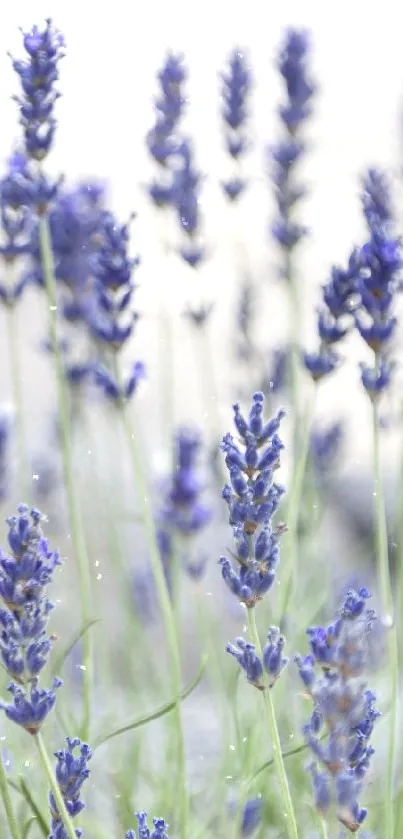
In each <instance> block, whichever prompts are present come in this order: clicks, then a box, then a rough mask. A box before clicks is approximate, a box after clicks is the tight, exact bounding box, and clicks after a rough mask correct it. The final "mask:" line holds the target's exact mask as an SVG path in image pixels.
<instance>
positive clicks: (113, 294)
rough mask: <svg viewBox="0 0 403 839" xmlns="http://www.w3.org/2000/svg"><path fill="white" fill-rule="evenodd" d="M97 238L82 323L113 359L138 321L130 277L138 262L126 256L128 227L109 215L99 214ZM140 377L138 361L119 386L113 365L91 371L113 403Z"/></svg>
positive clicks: (126, 395) (129, 393)
mask: <svg viewBox="0 0 403 839" xmlns="http://www.w3.org/2000/svg"><path fill="white" fill-rule="evenodd" d="M97 235H98V236H99V241H98V244H97V250H96V253H95V255H94V259H93V260H92V274H93V282H94V291H93V299H92V304H91V306H90V307H89V308H88V311H87V312H86V321H87V324H88V326H89V328H90V331H91V334H92V335H93V337H94V339H95V341H96V342H97V344H98V345H99V346H101V347H102V348H103V349H104V350H105V349H106V350H108V351H109V354H111V355H112V357H113V358H116V354H117V353H119V351H120V350H121V349H122V347H123V345H124V344H125V343H126V342H127V341H128V339H129V338H130V337H131V335H132V332H133V328H134V324H135V322H136V320H137V318H138V315H137V313H135V312H133V310H132V307H131V303H132V297H133V292H134V290H135V285H134V283H133V280H132V273H133V269H134V268H135V267H136V266H137V265H138V262H139V260H138V258H137V257H136V258H130V257H129V255H128V247H129V229H128V226H127V225H120V224H118V223H117V221H116V219H115V217H114V216H113V215H112V213H108V212H103V214H102V218H101V224H100V226H99V229H98V234H97ZM143 376H144V366H143V364H142V363H141V362H138V361H137V362H135V363H134V364H133V365H132V369H131V372H130V374H129V376H128V378H127V380H126V381H125V382H124V383H123V384H122V383H121V382H119V381H117V379H116V374H115V370H114V365H112V366H111V368H108V367H106V366H105V365H104V364H97V365H96V369H95V380H96V383H97V385H98V386H99V387H100V388H101V389H102V390H103V392H104V394H105V395H106V396H107V397H108V398H109V399H111V400H112V401H114V402H119V401H120V400H122V399H129V398H130V397H131V396H132V395H133V393H134V392H135V391H136V389H137V387H138V384H139V382H140V381H141V379H142V378H143Z"/></svg>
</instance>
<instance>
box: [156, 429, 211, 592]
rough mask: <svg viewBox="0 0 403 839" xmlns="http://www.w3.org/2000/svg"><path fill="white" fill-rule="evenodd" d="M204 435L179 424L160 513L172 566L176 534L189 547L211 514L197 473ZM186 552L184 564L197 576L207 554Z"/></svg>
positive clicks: (166, 559) (164, 552)
mask: <svg viewBox="0 0 403 839" xmlns="http://www.w3.org/2000/svg"><path fill="white" fill-rule="evenodd" d="M201 445H202V442H201V437H200V434H199V432H198V431H197V430H196V429H194V428H185V427H183V428H180V429H179V430H178V432H177V434H176V438H175V452H176V457H175V470H174V472H173V474H172V476H171V479H170V481H169V484H168V487H167V489H166V493H165V497H164V502H163V506H162V508H161V510H160V513H159V545H160V552H161V558H162V560H163V564H164V567H165V568H166V569H168V568H169V565H170V559H171V558H172V552H173V537H175V536H177V537H178V536H179V537H181V543H180V544H181V546H183V545H185V546H186V550H187V551H188V547H187V546H188V545H189V546H190V540H191V541H193V538H194V537H196V536H197V535H198V534H199V533H201V532H202V531H203V530H204V528H205V527H206V526H207V525H208V524H209V522H210V521H211V517H212V510H211V508H210V507H209V506H208V505H207V504H205V503H203V501H202V500H201V495H202V493H203V490H204V482H203V481H202V479H201V477H200V475H199V474H198V465H197V461H198V457H199V453H200V449H201ZM190 554H191V555H190V556H188V555H185V557H184V566H185V568H186V570H187V571H188V573H189V574H190V576H192V577H195V578H198V577H200V576H201V574H202V573H203V571H204V567H205V563H206V557H205V556H202V557H199V558H196V557H195V556H193V555H192V554H193V548H192V550H191V551H190Z"/></svg>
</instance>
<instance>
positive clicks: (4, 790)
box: [0, 754, 21, 839]
mask: <svg viewBox="0 0 403 839" xmlns="http://www.w3.org/2000/svg"><path fill="white" fill-rule="evenodd" d="M0 793H1V797H2V800H3V804H4V809H5V812H6V816H7V822H8V826H9V828H10V834H11V836H12V839H21V836H20V831H19V830H18V826H17V822H16V818H15V815H14V808H13V803H12V801H11V795H10V790H9V786H8V782H7V773H6V770H5V768H4V763H3V757H2V755H1V754H0Z"/></svg>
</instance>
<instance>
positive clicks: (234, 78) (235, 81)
mask: <svg viewBox="0 0 403 839" xmlns="http://www.w3.org/2000/svg"><path fill="white" fill-rule="evenodd" d="M221 79H222V88H221V98H222V119H223V123H224V131H225V145H226V149H227V152H228V154H229V155H230V157H231V158H232V160H233V161H234V162H235V164H236V165H237V170H239V165H240V162H241V159H242V157H243V155H244V154H245V152H246V151H247V149H248V145H249V143H248V138H247V135H246V131H245V124H246V122H247V118H248V99H249V95H250V90H251V86H252V76H251V72H250V69H249V66H248V63H247V61H246V59H245V55H244V53H243V52H241V51H240V50H239V49H234V50H233V51H232V52H231V54H230V56H229V59H228V66H227V69H226V70H225V71H224V72H223V73H222V74H221ZM222 185H223V188H224V191H225V193H226V195H227V196H228V198H229V199H230V200H231V201H236V199H237V198H238V197H239V196H240V195H241V194H242V192H243V191H244V189H245V187H246V181H245V179H244V178H242V177H241V176H240V174H239V171H238V172H237V174H236V175H234V176H233V177H232V178H230V179H229V180H227V181H223V184H222Z"/></svg>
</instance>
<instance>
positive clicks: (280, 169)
mask: <svg viewBox="0 0 403 839" xmlns="http://www.w3.org/2000/svg"><path fill="white" fill-rule="evenodd" d="M309 52H310V38H309V34H308V33H307V32H305V31H304V30H299V29H289V30H288V31H287V32H286V34H285V37H284V40H283V42H282V44H281V46H280V50H279V54H278V59H277V67H278V70H279V72H280V75H281V76H282V78H283V81H284V85H285V93H286V95H285V99H284V102H283V103H282V104H281V105H280V107H279V117H280V123H281V128H282V135H283V136H282V137H281V139H280V141H279V142H278V143H277V144H276V145H274V146H273V147H272V148H271V150H270V152H269V158H270V160H271V164H272V179H273V183H274V187H275V200H276V204H277V214H276V218H275V220H274V223H273V225H272V234H273V237H274V239H275V240H276V242H277V243H278V245H279V247H280V249H281V254H282V265H281V273H282V276H283V277H284V279H285V281H286V282H287V285H288V288H289V307H290V317H289V323H290V336H289V347H290V350H289V382H290V393H291V399H292V403H293V408H294V413H295V416H296V420H295V422H296V423H297V422H298V410H299V394H298V365H299V358H298V356H299V349H298V345H299V336H300V303H301V296H300V294H299V290H298V285H297V281H298V278H297V276H296V270H295V269H296V266H295V255H296V253H297V249H298V245H299V243H300V242H301V241H302V239H303V238H304V236H305V235H306V234H307V229H306V228H305V227H304V226H303V225H301V223H300V222H299V220H298V219H297V218H296V214H295V208H296V206H297V204H298V203H299V201H300V200H301V198H302V197H303V196H304V195H305V192H306V190H305V187H304V186H303V185H301V184H300V183H299V182H298V180H297V179H296V177H295V169H296V167H297V165H298V163H299V162H300V160H301V158H302V157H303V155H304V153H305V142H304V138H303V130H304V126H305V122H306V120H307V119H308V118H309V116H310V115H311V110H312V97H313V94H314V92H315V85H314V84H313V83H312V80H311V78H310V76H309V71H308V59H309ZM295 430H296V427H295ZM294 442H295V441H294Z"/></svg>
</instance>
